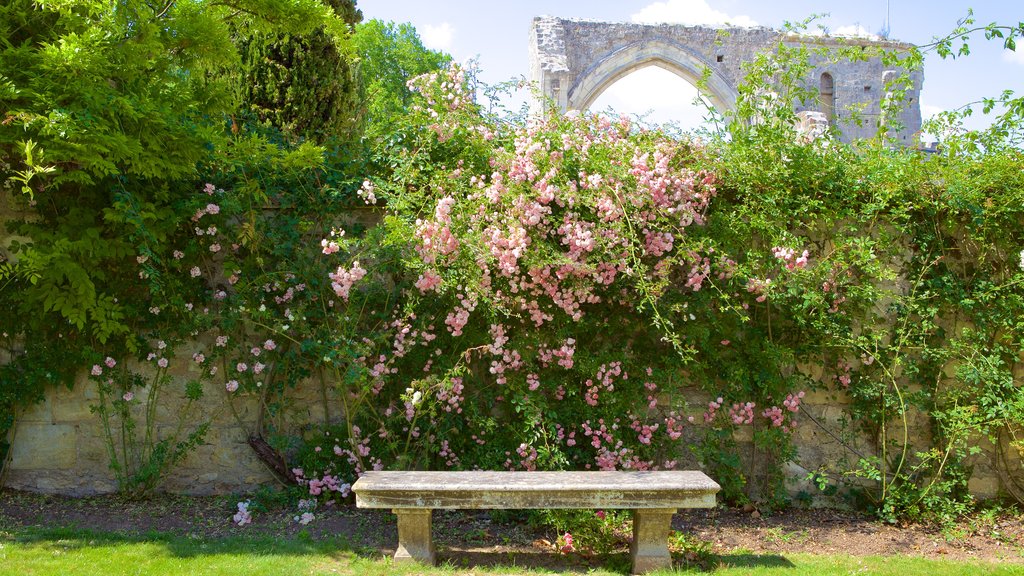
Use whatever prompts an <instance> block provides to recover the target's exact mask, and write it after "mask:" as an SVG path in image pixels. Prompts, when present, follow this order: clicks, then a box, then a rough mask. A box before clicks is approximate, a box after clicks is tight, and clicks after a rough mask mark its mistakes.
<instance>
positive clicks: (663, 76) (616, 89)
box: [590, 64, 712, 131]
mask: <svg viewBox="0 0 1024 576" xmlns="http://www.w3.org/2000/svg"><path fill="white" fill-rule="evenodd" d="M711 107H712V104H711V102H710V100H708V99H707V98H706V97H705V96H703V95H702V94H701V93H700V91H699V90H697V87H696V86H694V85H693V84H691V83H690V82H688V81H686V80H685V79H683V78H682V77H681V76H679V75H678V74H676V73H674V72H670V71H669V70H666V69H665V68H664V67H662V66H658V65H656V64H655V65H651V66H646V67H644V68H641V69H639V70H635V71H633V72H631V73H629V74H627V75H626V76H623V77H622V78H620V79H619V80H617V81H615V82H614V83H612V84H611V85H609V86H607V87H606V88H605V90H604V91H603V92H601V94H600V95H599V96H598V97H597V98H596V99H595V100H594V101H593V102H592V103H591V104H590V109H591V110H594V111H596V112H604V111H606V110H613V111H615V112H617V113H620V114H629V115H635V116H639V117H641V118H643V120H644V121H645V122H647V123H649V124H658V125H663V124H669V123H671V124H672V125H674V126H677V127H678V128H680V129H682V130H688V131H689V130H695V129H699V128H701V127H706V126H707V118H708V115H709V113H710V112H711V110H710V109H711Z"/></svg>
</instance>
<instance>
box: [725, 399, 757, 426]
mask: <svg viewBox="0 0 1024 576" xmlns="http://www.w3.org/2000/svg"><path fill="white" fill-rule="evenodd" d="M729 419H731V420H732V423H733V424H736V425H737V426H740V425H743V424H753V423H754V403H753V402H746V403H739V402H737V403H734V404H733V405H732V407H731V408H729Z"/></svg>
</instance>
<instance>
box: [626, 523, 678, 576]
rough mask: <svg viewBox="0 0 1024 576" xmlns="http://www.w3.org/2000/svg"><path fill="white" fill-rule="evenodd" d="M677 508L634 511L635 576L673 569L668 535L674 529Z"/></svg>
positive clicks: (633, 545)
mask: <svg viewBox="0 0 1024 576" xmlns="http://www.w3.org/2000/svg"><path fill="white" fill-rule="evenodd" d="M675 512H676V510H675V508H655V509H647V510H643V509H641V510H633V544H632V545H631V546H630V556H632V559H633V572H632V573H633V574H644V573H645V572H650V571H652V570H658V569H664V568H672V555H671V554H669V553H668V533H669V530H670V529H671V528H672V515H673V514H675Z"/></svg>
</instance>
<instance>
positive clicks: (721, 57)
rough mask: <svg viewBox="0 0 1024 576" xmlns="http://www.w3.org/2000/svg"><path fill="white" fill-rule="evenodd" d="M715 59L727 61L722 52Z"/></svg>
mask: <svg viewBox="0 0 1024 576" xmlns="http://www.w3.org/2000/svg"><path fill="white" fill-rule="evenodd" d="M715 61H716V62H723V61H725V56H722V55H721V54H719V55H718V56H717V57H716V58H715Z"/></svg>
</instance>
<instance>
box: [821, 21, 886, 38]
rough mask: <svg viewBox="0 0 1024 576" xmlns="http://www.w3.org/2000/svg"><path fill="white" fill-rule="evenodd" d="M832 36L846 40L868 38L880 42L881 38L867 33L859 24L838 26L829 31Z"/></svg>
mask: <svg viewBox="0 0 1024 576" xmlns="http://www.w3.org/2000/svg"><path fill="white" fill-rule="evenodd" d="M831 34H832V35H833V36H845V37H847V38H870V39H872V40H880V39H881V38H880V37H879V36H878V35H877V34H872V33H871V32H868V31H867V28H864V27H863V26H861V25H860V24H850V25H848V26H840V27H839V28H836V29H835V30H832V31H831Z"/></svg>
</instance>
